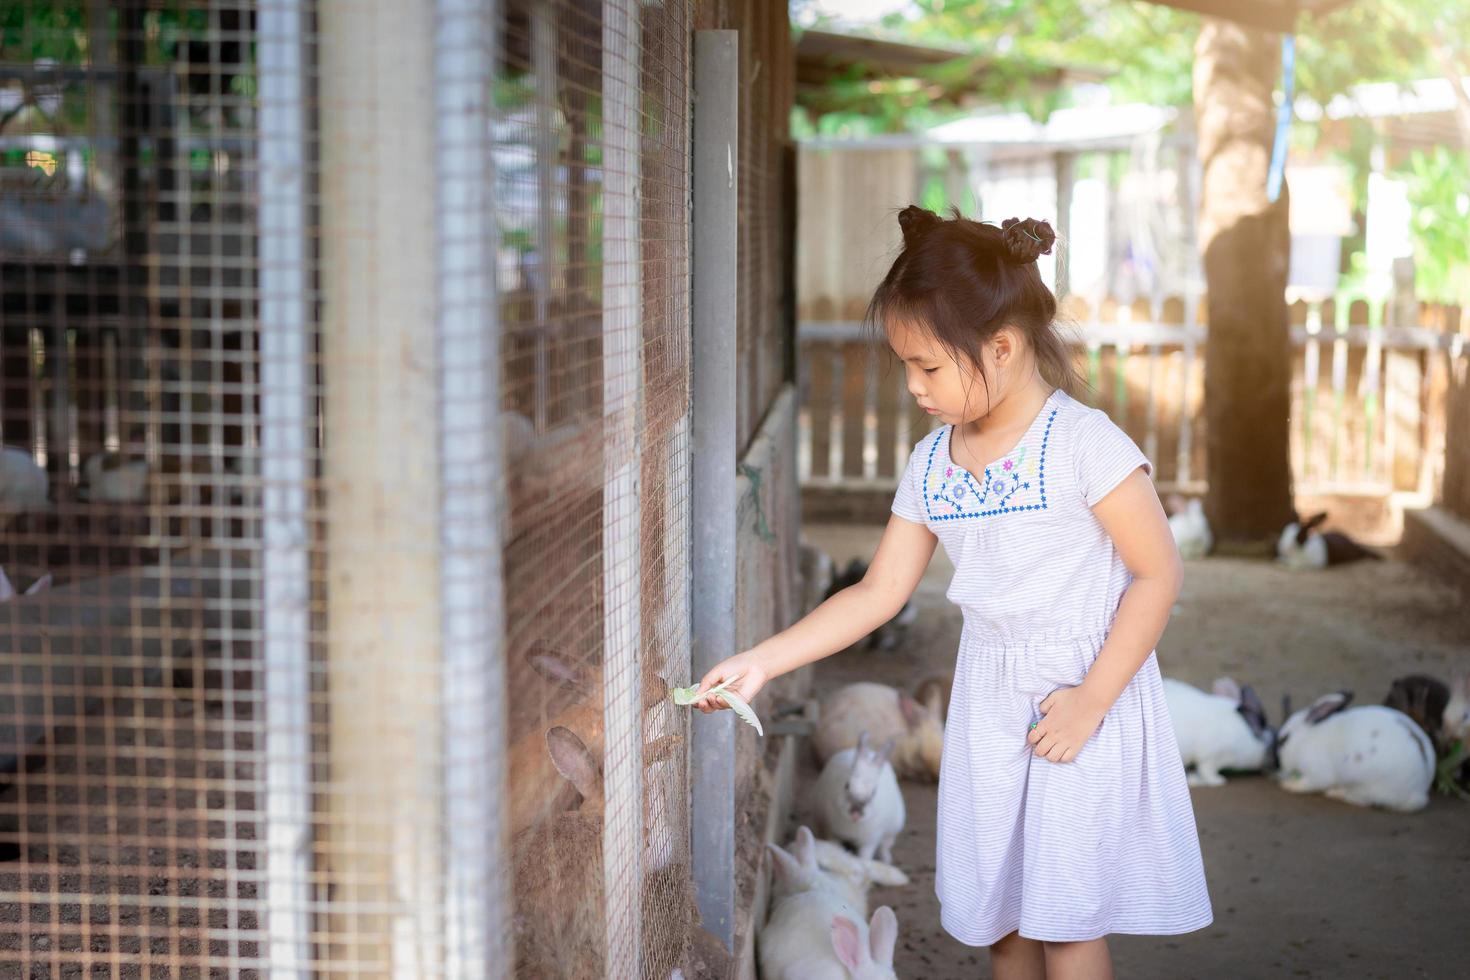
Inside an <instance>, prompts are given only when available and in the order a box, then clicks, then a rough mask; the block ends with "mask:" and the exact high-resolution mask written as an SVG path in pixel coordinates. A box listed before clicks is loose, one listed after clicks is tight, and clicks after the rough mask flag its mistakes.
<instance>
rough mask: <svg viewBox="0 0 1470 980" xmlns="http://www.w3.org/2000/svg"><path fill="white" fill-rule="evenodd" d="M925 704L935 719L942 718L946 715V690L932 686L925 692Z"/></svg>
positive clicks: (937, 685)
mask: <svg viewBox="0 0 1470 980" xmlns="http://www.w3.org/2000/svg"><path fill="white" fill-rule="evenodd" d="M923 704H924V707H926V708H928V709H929V713H930V714H932V715H933V716H934V717H936V718H939V717H941V716H942V715H943V714H944V688H943V687H941V686H940V685H939V684H930V685H929V689H928V690H927V691H925V692H924V702H923Z"/></svg>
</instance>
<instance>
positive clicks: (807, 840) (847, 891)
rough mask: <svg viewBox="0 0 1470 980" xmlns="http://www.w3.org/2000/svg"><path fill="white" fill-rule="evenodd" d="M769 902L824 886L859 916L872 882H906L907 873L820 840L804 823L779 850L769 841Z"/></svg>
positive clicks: (864, 907)
mask: <svg viewBox="0 0 1470 980" xmlns="http://www.w3.org/2000/svg"><path fill="white" fill-rule="evenodd" d="M766 848H767V849H768V850H769V851H770V852H771V904H772V905H773V906H774V905H775V903H777V902H779V901H780V900H781V899H783V898H785V897H786V896H788V895H793V894H795V893H797V892H803V891H811V890H812V889H814V888H824V889H827V890H828V891H835V892H836V893H837V894H838V895H839V897H841V898H842V899H843V900H844V901H845V902H847V904H849V905H851V906H852V907H853V908H854V909H855V910H856V911H857V912H858V914H859V915H866V914H867V910H868V887H869V886H870V885H872V884H880V885H889V886H894V885H907V884H908V883H909V879H908V875H906V874H904V873H903V872H902V871H900V870H899V869H898V868H895V867H894V866H893V865H891V864H888V863H886V862H884V861H879V860H876V859H874V858H861V857H858V856H857V855H856V854H853V853H852V852H851V851H849V850H847V849H846V848H844V847H843V846H842V845H841V844H839V843H837V842H835V841H829V840H821V839H818V838H817V837H815V836H814V835H813V834H812V831H811V828H810V827H807V826H806V825H805V824H803V825H802V826H800V827H798V828H797V830H796V837H795V838H794V839H793V840H792V841H791V843H790V844H788V845H787V846H786V848H785V849H782V848H781V847H780V846H779V845H777V844H774V843H770V844H767V845H766Z"/></svg>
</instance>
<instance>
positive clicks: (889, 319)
mask: <svg viewBox="0 0 1470 980" xmlns="http://www.w3.org/2000/svg"><path fill="white" fill-rule="evenodd" d="M898 220H899V224H900V226H901V227H902V229H903V239H904V247H903V251H902V252H901V253H900V254H899V256H898V258H897V259H896V260H895V261H894V263H893V267H892V268H891V269H889V271H888V275H887V276H886V277H885V278H884V279H883V282H882V284H881V285H880V286H879V287H878V290H877V292H876V294H875V295H874V297H873V302H872V305H871V307H870V308H869V318H870V322H872V323H875V324H878V325H880V326H881V327H882V329H883V330H884V331H885V333H886V335H887V340H888V343H889V344H890V345H891V346H892V348H893V351H894V353H895V354H897V355H898V357H899V359H900V360H901V361H902V362H903V364H904V370H905V372H906V377H907V381H908V390H909V393H910V394H911V395H913V396H914V398H915V399H916V400H917V401H918V403H919V405H920V406H921V407H923V408H924V409H925V410H927V411H928V412H929V414H931V415H933V416H935V417H937V418H938V420H939V421H940V422H942V423H944V424H943V425H941V426H939V427H938V428H936V429H934V430H933V431H932V432H930V433H929V434H928V435H926V436H925V437H924V438H922V439H920V440H919V441H918V442H917V443H916V444H915V446H914V451H913V455H912V456H911V457H910V459H909V463H908V467H907V470H906V471H905V473H904V474H903V476H902V479H901V481H900V483H899V487H898V492H897V494H896V495H895V497H894V500H893V514H894V517H893V518H891V519H890V520H889V522H888V527H887V529H886V530H885V531H884V533H883V538H882V540H881V541H880V542H879V544H878V552H877V554H876V555H874V557H873V561H872V564H871V565H870V566H869V569H868V573H867V576H866V577H865V578H864V579H863V580H862V581H861V582H859V583H858V584H857V585H854V586H852V587H850V588H847V589H844V590H843V591H841V592H838V593H837V594H835V595H833V596H832V597H831V598H830V599H828V600H827V601H826V602H824V603H822V604H821V605H820V606H818V607H817V608H816V609H814V610H812V612H811V613H810V614H809V615H807V616H806V617H805V618H803V619H802V620H801V621H800V622H797V623H796V624H794V625H793V626H791V627H790V628H789V629H786V630H784V631H783V632H781V633H779V634H777V635H776V636H773V637H771V638H770V639H768V640H765V641H764V642H762V643H760V644H757V645H756V646H755V647H752V648H751V649H749V650H746V651H744V652H742V653H739V654H737V655H735V656H733V657H730V658H729V659H727V660H725V661H723V662H721V663H720V664H717V665H716V666H715V667H714V668H713V669H711V670H710V671H709V672H708V673H707V674H706V675H705V676H704V678H703V679H702V680H701V681H700V690H701V691H704V690H708V689H709V688H711V687H713V686H714V685H716V684H719V683H720V682H722V681H724V680H726V679H727V678H734V677H739V678H740V680H739V681H738V682H737V683H736V684H735V685H734V690H735V691H736V693H738V694H739V695H740V696H742V697H743V698H745V700H746V701H750V700H751V699H752V698H754V696H755V695H756V693H757V692H758V691H759V690H760V689H761V687H762V686H764V684H765V683H766V681H767V680H769V679H770V678H772V677H775V676H777V675H779V674H784V673H786V672H787V671H790V670H795V669H796V668H798V667H801V666H803V665H805V664H808V663H811V662H812V661H814V660H819V659H821V658H822V657H826V656H828V655H830V654H832V653H835V652H837V651H838V650H842V649H845V648H846V647H848V646H850V645H851V644H852V643H854V642H855V641H857V640H858V639H860V638H862V637H863V636H865V635H866V634H868V633H869V632H871V631H872V630H873V629H875V628H877V627H878V626H879V625H881V624H882V623H884V622H886V621H887V620H888V619H889V618H891V617H892V616H893V615H894V614H895V613H897V612H898V610H899V609H900V608H901V607H902V606H903V604H904V602H905V600H907V599H908V598H909V596H910V594H911V593H912V592H913V590H914V588H915V587H916V586H917V585H918V583H919V579H920V577H921V576H922V575H923V572H924V568H925V566H927V565H928V564H929V559H930V557H931V556H932V555H933V553H934V546H935V543H936V542H943V543H944V548H945V551H946V552H947V553H948V554H949V557H950V558H951V560H952V561H953V563H954V567H955V575H954V579H953V581H952V582H951V583H950V587H949V591H948V593H947V594H948V597H949V599H950V600H951V601H952V602H954V603H956V604H957V605H959V606H960V608H961V609H962V610H963V612H964V628H963V630H962V631H961V633H960V649H959V657H958V661H957V662H956V664H955V669H954V688H953V693H952V694H951V697H950V704H949V715H948V722H947V724H946V726H945V734H944V753H943V759H942V762H941V764H940V774H939V788H938V795H939V812H938V829H937V845H936V848H937V853H936V857H935V883H934V887H935V892H936V894H937V895H938V897H939V902H940V920H941V923H942V925H943V927H944V929H945V931H946V932H948V933H950V934H951V935H952V936H954V937H955V938H956V939H958V940H959V941H960V942H963V943H966V944H969V945H971V946H988V947H990V954H991V962H992V966H993V973H994V976H995V977H996V978H997V980H1033V978H1042V977H1045V978H1050V980H1069V978H1087V980H1099V978H1110V977H1111V976H1112V965H1111V959H1110V957H1109V954H1108V947H1107V940H1106V936H1107V934H1108V933H1114V932H1117V933H1144V934H1150V935H1165V934H1174V933H1183V932H1191V931H1193V930H1196V929H1200V928H1202V927H1204V926H1206V925H1208V924H1209V923H1210V921H1211V919H1212V913H1211V909H1210V899H1209V894H1208V892H1207V889H1206V886H1205V877H1204V869H1203V866H1202V863H1201V860H1200V849H1199V839H1198V836H1197V832H1196V829H1195V822H1194V811H1193V809H1192V807H1191V804H1190V798H1189V790H1188V787H1187V784H1186V781H1185V775H1184V767H1183V764H1182V762H1181V761H1180V758H1179V750H1178V748H1177V747H1176V745H1175V741H1174V734H1173V729H1172V727H1171V725H1170V722H1169V715H1168V710H1167V707H1166V705H1165V702H1164V692H1163V688H1162V685H1161V683H1160V678H1159V666H1158V661H1157V659H1156V657H1155V655H1154V649H1153V648H1154V644H1155V643H1156V642H1157V641H1158V639H1159V636H1160V635H1161V634H1162V633H1163V631H1164V625H1165V623H1166V622H1167V621H1168V618H1169V610H1170V607H1171V606H1172V604H1173V602H1174V599H1175V597H1176V596H1177V595H1178V594H1179V586H1180V581H1181V577H1182V574H1183V567H1182V563H1181V562H1180V559H1179V553H1178V551H1177V550H1176V548H1175V546H1174V540H1173V537H1172V535H1171V534H1170V533H1169V526H1168V520H1167V518H1166V517H1165V516H1164V512H1163V508H1162V507H1161V506H1160V504H1159V499H1158V496H1157V494H1156V493H1155V491H1154V488H1153V484H1152V481H1151V480H1150V479H1149V475H1150V473H1151V472H1152V468H1151V465H1150V463H1149V462H1148V460H1147V459H1146V458H1145V457H1144V455H1143V453H1141V452H1140V451H1139V449H1138V447H1137V446H1136V445H1135V444H1134V443H1133V441H1132V440H1131V439H1129V438H1128V436H1127V435H1126V434H1124V433H1123V431H1122V430H1120V429H1119V428H1118V427H1117V426H1115V425H1114V424H1113V423H1112V421H1111V420H1110V419H1109V418H1108V416H1107V415H1106V414H1104V413H1103V412H1101V411H1098V410H1097V409H1093V408H1089V407H1087V406H1086V405H1083V404H1082V403H1081V402H1079V401H1076V400H1075V399H1074V398H1073V397H1072V395H1071V394H1070V393H1069V389H1075V387H1076V384H1077V379H1076V372H1075V369H1074V368H1073V367H1072V366H1071V365H1072V361H1071V358H1070V356H1069V354H1068V351H1067V349H1066V347H1065V346H1064V344H1063V342H1062V340H1061V339H1060V338H1059V337H1058V335H1057V333H1056V332H1055V329H1054V327H1053V318H1054V316H1055V314H1056V300H1055V298H1054V297H1053V296H1052V294H1051V292H1050V291H1049V290H1048V289H1047V288H1046V286H1045V284H1043V283H1042V281H1041V275H1040V272H1039V271H1038V269H1037V267H1036V258H1037V256H1038V255H1040V254H1044V253H1049V252H1050V250H1051V245H1052V243H1053V242H1054V241H1055V238H1056V236H1055V235H1054V234H1053V233H1052V230H1051V228H1050V226H1048V225H1047V224H1046V223H1045V222H1039V221H1032V220H1030V219H1028V220H1026V221H1017V220H1016V219H1015V218H1011V219H1009V220H1007V221H1006V222H1005V223H1004V224H1003V225H1002V226H1001V227H1000V228H997V227H995V226H994V225H990V224H985V223H981V222H975V221H969V220H966V219H964V218H962V217H960V216H959V213H958V212H956V213H955V217H954V218H953V219H952V220H944V219H941V218H940V217H939V216H938V215H936V214H934V213H933V212H930V211H925V210H923V209H921V208H917V207H908V208H905V209H904V210H903V212H902V213H901V214H900V215H899V216H898ZM696 705H697V706H698V707H699V708H700V710H701V711H704V712H705V713H708V712H711V711H715V710H718V709H720V708H724V707H728V705H727V704H726V703H725V702H724V701H723V699H720V698H719V695H714V696H711V697H706V698H702V699H700V700H699V701H697V702H696Z"/></svg>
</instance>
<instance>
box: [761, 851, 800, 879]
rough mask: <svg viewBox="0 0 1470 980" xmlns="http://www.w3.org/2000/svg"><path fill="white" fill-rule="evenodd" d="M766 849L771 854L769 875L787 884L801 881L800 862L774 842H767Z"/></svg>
mask: <svg viewBox="0 0 1470 980" xmlns="http://www.w3.org/2000/svg"><path fill="white" fill-rule="evenodd" d="M766 848H767V849H768V850H769V851H770V852H771V874H773V875H775V876H776V877H777V878H780V879H781V880H782V881H784V882H787V883H791V882H796V881H800V880H801V879H802V875H803V872H802V867H801V862H799V861H797V860H796V858H794V857H792V856H791V855H790V854H788V853H786V851H785V849H784V848H782V847H781V845H780V844H777V843H776V842H775V841H767V842H766Z"/></svg>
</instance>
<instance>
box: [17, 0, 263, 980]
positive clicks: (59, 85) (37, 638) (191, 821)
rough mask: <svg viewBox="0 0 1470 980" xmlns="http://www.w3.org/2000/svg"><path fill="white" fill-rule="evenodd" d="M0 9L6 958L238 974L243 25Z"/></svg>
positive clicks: (255, 735)
mask: <svg viewBox="0 0 1470 980" xmlns="http://www.w3.org/2000/svg"><path fill="white" fill-rule="evenodd" d="M0 9H3V34H0V212H3V221H0V229H3V230H0V264H3V271H0V280H3V286H0V288H3V294H4V295H3V306H0V317H3V319H0V333H3V356H0V363H3V370H0V437H3V440H4V443H5V447H6V448H5V451H4V453H5V455H4V464H5V468H4V475H3V478H0V479H3V483H0V500H3V516H0V520H3V521H4V523H5V526H4V529H3V537H0V569H3V570H4V572H5V575H6V577H7V583H8V585H0V599H3V601H0V630H3V633H0V635H3V641H4V657H3V658H0V850H3V851H4V853H3V854H0V857H3V858H4V859H5V860H4V863H0V961H3V962H6V963H9V964H12V965H13V968H14V969H15V971H16V972H14V973H13V974H10V975H15V976H22V975H24V976H27V977H29V976H81V975H83V972H84V971H85V972H86V973H87V975H104V974H105V975H121V976H141V975H143V972H142V970H143V968H144V966H145V965H150V964H151V965H153V966H154V967H155V968H156V969H167V970H171V971H174V972H175V973H178V975H188V974H189V973H190V972H192V973H193V974H194V975H204V973H205V972H206V970H207V969H208V967H209V966H211V965H215V966H220V967H222V966H223V964H226V963H232V964H235V965H236V966H237V968H238V972H240V973H241V974H242V975H250V974H251V973H252V972H253V970H252V969H251V968H252V967H253V966H254V965H255V964H256V963H257V962H258V958H259V956H260V954H261V952H262V951H261V946H260V930H261V928H262V926H263V907H262V905H261V892H260V888H259V878H258V874H259V872H260V871H261V870H262V868H263V862H262V860H261V851H260V841H261V822H260V814H261V805H260V802H261V777H262V775H263V774H262V771H261V768H260V764H259V763H260V758H261V750H262V729H261V717H262V716H261V710H260V709H261V695H262V692H261V683H260V682H261V677H260V671H259V666H260V665H259V660H258V657H257V656H256V655H255V653H254V651H255V649H256V643H257V637H258V635H259V629H260V617H259V611H260V608H261V601H260V600H261V586H262V579H261V566H260V561H259V548H258V547H257V546H256V544H255V540H256V537H257V535H258V534H259V520H258V519H259V492H258V490H259V487H258V483H257V481H255V480H254V479H253V478H252V476H251V474H252V473H253V472H254V471H255V466H256V463H257V461H258V452H257V450H258V443H257V438H256V429H255V426H254V425H253V418H254V416H255V412H256V405H257V402H258V398H259V393H260V387H259V376H258V374H257V370H256V367H257V364H256V360H255V349H256V338H257V336H258V333H257V331H256V329H255V324H254V322H253V316H254V311H253V299H254V295H253V275H254V270H255V260H254V254H253V253H254V244H253V239H254V234H255V231H254V227H253V224H252V222H253V208H252V206H251V204H250V198H251V196H252V194H253V192H254V177H253V167H252V165H251V156H252V153H251V148H252V146H253V143H254V135H255V125H256V119H255V115H254V112H255V109H254V100H253V90H252V85H253V83H254V80H255V71H254V62H253V56H252V53H251V49H250V45H249V43H248V41H249V31H250V20H249V18H250V11H249V9H248V7H247V6H246V5H244V4H239V3H229V2H217V3H212V4H209V5H207V6H205V5H192V6H181V5H161V4H153V5H145V4H143V3H137V2H132V3H111V4H109V3H101V2H90V3H60V2H57V3H44V4H42V3H7V4H4V5H3V8H0ZM11 587H13V588H11ZM16 590H19V594H15V591H16ZM99 971H103V972H102V973H99Z"/></svg>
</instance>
